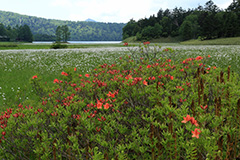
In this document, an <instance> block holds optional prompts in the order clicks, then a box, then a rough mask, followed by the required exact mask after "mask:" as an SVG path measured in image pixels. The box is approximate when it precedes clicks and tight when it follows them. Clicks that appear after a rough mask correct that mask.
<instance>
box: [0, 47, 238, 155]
mask: <svg viewBox="0 0 240 160" xmlns="http://www.w3.org/2000/svg"><path fill="white" fill-rule="evenodd" d="M168 51H171V52H173V51H172V50H171V49H170V48H169V49H167V50H166V49H165V50H164V51H162V52H163V53H165V52H168ZM208 58H210V57H201V56H198V57H195V58H188V59H185V60H181V61H180V60H179V61H173V60H172V59H169V58H166V57H164V56H163V57H160V58H159V59H155V60H152V61H151V63H149V62H150V61H149V59H147V58H141V61H136V60H135V59H132V58H131V57H129V56H126V57H123V58H120V59H119V60H118V61H117V62H115V63H113V64H109V65H108V64H103V65H100V66H98V67H97V68H96V69H94V70H92V71H91V72H90V73H87V74H85V75H79V73H78V70H76V69H69V70H66V71H64V72H62V73H61V74H62V78H61V80H60V79H55V80H53V83H55V87H54V88H49V87H48V86H45V85H42V84H41V81H40V80H39V78H38V77H37V76H33V77H32V79H31V81H32V84H33V88H34V89H35V91H36V93H37V94H39V95H40V97H41V98H42V99H41V101H39V102H36V104H34V106H26V104H25V105H23V104H20V105H19V106H18V109H7V110H6V111H5V112H3V113H2V116H1V117H0V119H1V131H0V133H2V139H1V143H0V147H1V150H0V155H1V156H2V157H1V156H0V158H7V159H215V158H216V159H221V158H222V159H236V158H240V137H239V131H240V128H239V126H240V124H239V123H240V99H239V96H240V89H239V76H238V75H237V74H235V73H233V72H231V71H230V67H228V69H227V70H226V72H223V71H221V70H220V69H218V68H216V67H211V68H206V67H205V65H206V63H207V59H208Z"/></svg>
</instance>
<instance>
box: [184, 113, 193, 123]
mask: <svg viewBox="0 0 240 160" xmlns="http://www.w3.org/2000/svg"><path fill="white" fill-rule="evenodd" d="M191 118H192V117H191V116H190V115H187V116H186V117H183V119H184V120H183V121H182V123H187V122H188V121H190V120H191Z"/></svg>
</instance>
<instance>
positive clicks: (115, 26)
mask: <svg viewBox="0 0 240 160" xmlns="http://www.w3.org/2000/svg"><path fill="white" fill-rule="evenodd" d="M0 22H1V23H3V25H4V26H11V27H15V26H16V25H19V26H20V25H22V24H27V25H28V26H29V27H30V29H31V31H32V33H33V36H35V35H37V34H38V35H39V34H40V35H49V36H52V35H55V32H56V29H57V27H58V26H64V25H67V26H68V27H69V32H70V34H71V35H70V37H71V38H70V40H72V41H120V40H122V28H123V27H124V26H125V25H126V24H124V23H103V22H80V21H79V22H73V21H61V20H51V19H44V18H38V17H33V16H25V15H20V14H17V13H12V12H5V11H0ZM41 39H43V37H41V38H39V39H38V38H37V39H34V40H35V41H39V40H41Z"/></svg>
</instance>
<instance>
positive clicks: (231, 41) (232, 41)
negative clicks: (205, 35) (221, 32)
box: [180, 37, 240, 45]
mask: <svg viewBox="0 0 240 160" xmlns="http://www.w3.org/2000/svg"><path fill="white" fill-rule="evenodd" d="M180 44H183V45H240V37H233V38H219V39H212V40H204V41H201V40H198V39H194V40H189V41H184V42H181V43H180Z"/></svg>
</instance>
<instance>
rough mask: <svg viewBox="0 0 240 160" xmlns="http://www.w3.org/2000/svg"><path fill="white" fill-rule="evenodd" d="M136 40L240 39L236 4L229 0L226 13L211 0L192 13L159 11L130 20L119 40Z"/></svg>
mask: <svg viewBox="0 0 240 160" xmlns="http://www.w3.org/2000/svg"><path fill="white" fill-rule="evenodd" d="M132 36H136V39H137V40H151V39H157V38H160V37H180V39H181V40H189V39H198V38H199V39H201V40H205V39H215V38H222V37H237V36H240V1H236V0H233V2H232V3H231V4H230V5H229V6H228V7H227V9H225V10H222V9H220V8H219V7H218V6H217V5H216V4H214V2H213V1H212V0H210V1H208V2H206V3H205V5H204V6H198V7H197V8H195V9H188V10H184V9H182V8H181V7H180V8H177V7H176V8H174V9H173V10H170V9H166V10H162V9H160V10H159V11H158V13H157V15H156V16H155V15H152V16H150V17H149V18H143V19H140V20H138V21H135V20H133V19H131V20H130V21H129V22H128V23H127V25H126V26H125V27H124V28H123V39H126V38H128V37H132Z"/></svg>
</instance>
